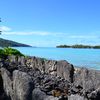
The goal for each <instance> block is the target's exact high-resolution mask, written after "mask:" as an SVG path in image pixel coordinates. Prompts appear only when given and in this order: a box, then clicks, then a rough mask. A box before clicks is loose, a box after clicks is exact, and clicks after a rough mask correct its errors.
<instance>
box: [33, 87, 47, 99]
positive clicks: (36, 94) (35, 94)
mask: <svg viewBox="0 0 100 100" xmlns="http://www.w3.org/2000/svg"><path fill="white" fill-rule="evenodd" d="M46 98H47V95H46V94H45V93H44V92H42V91H41V90H40V89H39V88H36V89H34V90H33V92H32V100H45V99H46Z"/></svg>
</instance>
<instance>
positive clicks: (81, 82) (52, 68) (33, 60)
mask: <svg viewBox="0 0 100 100" xmlns="http://www.w3.org/2000/svg"><path fill="white" fill-rule="evenodd" d="M0 100H100V71H96V70H90V69H86V68H76V67H74V66H73V65H72V64H70V63H68V62H67V61H65V60H62V61H55V60H46V59H43V58H37V57H23V56H22V57H18V56H8V57H7V58H4V59H3V58H2V59H1V58H0Z"/></svg>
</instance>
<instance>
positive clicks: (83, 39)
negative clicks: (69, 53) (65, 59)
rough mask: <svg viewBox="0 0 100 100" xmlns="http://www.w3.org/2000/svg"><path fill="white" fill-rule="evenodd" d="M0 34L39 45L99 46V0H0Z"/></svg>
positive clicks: (7, 37)
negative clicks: (0, 20)
mask: <svg viewBox="0 0 100 100" xmlns="http://www.w3.org/2000/svg"><path fill="white" fill-rule="evenodd" d="M0 17H1V18H2V23H0V29H1V30H2V31H3V32H2V35H1V36H0V37H2V38H5V39H10V40H14V41H17V42H21V43H26V44H30V45H32V46H39V47H54V46H56V45H59V44H69V45H71V44H90V45H100V0H1V1H0Z"/></svg>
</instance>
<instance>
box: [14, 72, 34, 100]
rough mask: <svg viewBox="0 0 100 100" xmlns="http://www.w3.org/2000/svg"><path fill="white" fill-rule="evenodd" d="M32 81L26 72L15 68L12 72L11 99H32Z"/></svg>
mask: <svg viewBox="0 0 100 100" xmlns="http://www.w3.org/2000/svg"><path fill="white" fill-rule="evenodd" d="M33 88H34V83H33V81H32V79H31V77H30V76H29V75H27V73H24V72H21V71H18V70H15V71H14V72H13V93H14V96H13V100H32V91H33Z"/></svg>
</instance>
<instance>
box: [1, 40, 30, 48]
mask: <svg viewBox="0 0 100 100" xmlns="http://www.w3.org/2000/svg"><path fill="white" fill-rule="evenodd" d="M0 47H31V46H30V45H26V44H22V43H18V42H15V41H11V40H6V39H3V38H0Z"/></svg>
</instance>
